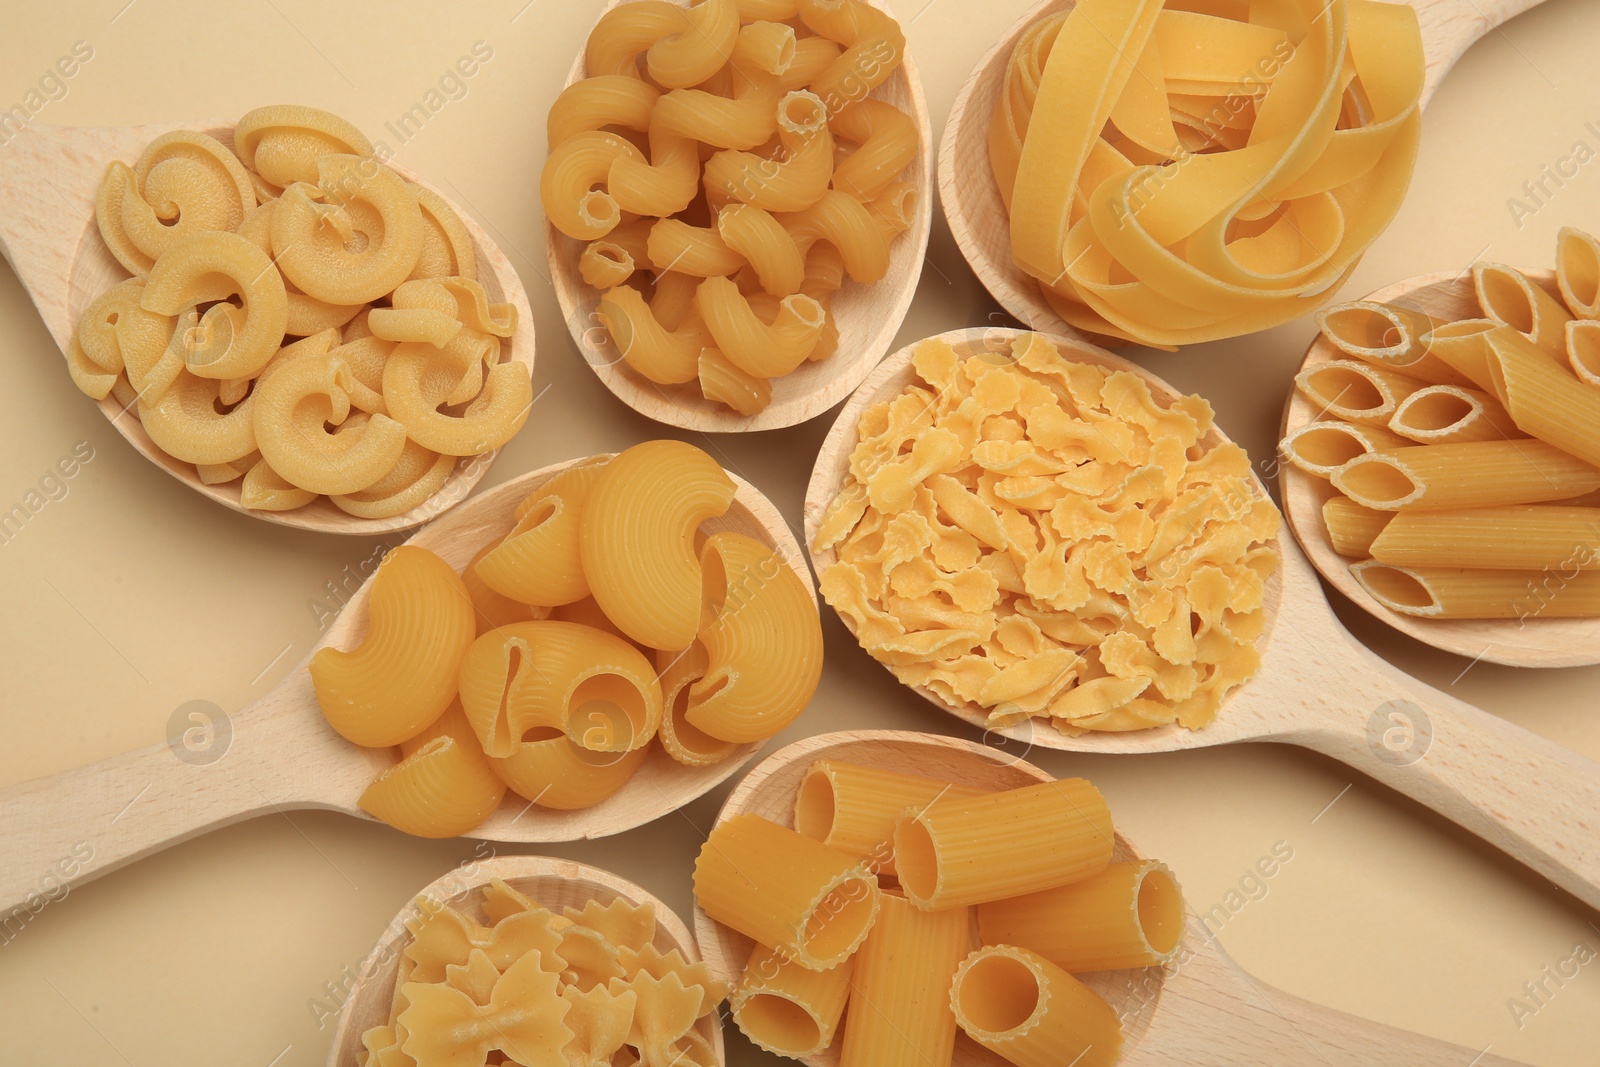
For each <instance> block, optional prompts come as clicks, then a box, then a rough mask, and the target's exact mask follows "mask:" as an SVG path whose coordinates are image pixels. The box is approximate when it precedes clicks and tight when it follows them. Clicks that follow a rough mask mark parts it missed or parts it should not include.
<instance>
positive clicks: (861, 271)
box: [780, 190, 889, 282]
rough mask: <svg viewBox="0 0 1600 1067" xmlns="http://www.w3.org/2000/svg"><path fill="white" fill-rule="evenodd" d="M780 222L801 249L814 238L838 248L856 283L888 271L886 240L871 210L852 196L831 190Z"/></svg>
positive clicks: (847, 269)
mask: <svg viewBox="0 0 1600 1067" xmlns="http://www.w3.org/2000/svg"><path fill="white" fill-rule="evenodd" d="M780 221H781V222H782V223H783V225H784V228H785V229H786V230H788V231H789V235H790V236H791V237H793V238H794V240H795V243H796V244H798V245H799V246H800V247H801V248H803V249H807V250H809V249H810V247H811V244H812V242H815V241H827V242H828V243H829V244H831V245H833V246H834V247H835V248H837V249H838V250H839V253H840V255H842V256H843V257H844V266H845V270H846V272H848V273H849V275H850V277H851V278H853V279H855V280H856V281H858V282H875V281H879V280H881V279H882V278H883V276H884V275H885V274H888V273H889V242H888V240H887V239H886V238H885V237H884V234H883V230H882V228H881V227H880V226H879V224H878V220H877V218H876V216H874V214H873V213H872V211H871V210H870V209H869V208H867V207H866V205H864V204H862V203H861V201H859V200H857V199H855V198H854V197H852V196H848V195H846V194H845V193H841V192H838V191H837V190H830V191H829V192H826V193H824V194H823V195H822V197H821V198H820V199H819V200H818V201H817V202H816V203H815V204H812V205H811V206H810V207H808V208H806V209H805V210H804V211H797V212H795V213H794V214H792V215H784V216H783V217H782V218H781V220H780Z"/></svg>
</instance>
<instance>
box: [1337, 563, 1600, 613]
mask: <svg viewBox="0 0 1600 1067" xmlns="http://www.w3.org/2000/svg"><path fill="white" fill-rule="evenodd" d="M1350 571H1351V573H1352V574H1354V575H1355V576H1356V580H1357V581H1359V582H1360V583H1361V585H1362V587H1363V588H1365V589H1366V591H1367V592H1368V593H1371V594H1372V596H1373V599H1375V600H1377V601H1378V603H1380V604H1382V605H1383V606H1384V607H1386V608H1389V609H1390V610H1391V611H1398V612H1400V613H1401V614H1403V615H1414V616H1417V617H1418V618H1424V619H1519V620H1524V621H1526V620H1529V619H1541V618H1543V619H1566V618H1592V617H1594V616H1596V615H1600V571H1595V570H1586V571H1581V572H1576V573H1574V574H1573V575H1572V576H1571V577H1568V576H1567V575H1566V574H1565V573H1564V572H1560V573H1558V572H1554V571H1551V570H1549V569H1545V570H1535V571H1515V570H1466V569H1462V568H1456V567H1399V566H1395V565H1393V564H1389V563H1379V562H1378V561H1377V560H1363V561H1362V562H1360V563H1357V564H1354V565H1353V566H1351V568H1350Z"/></svg>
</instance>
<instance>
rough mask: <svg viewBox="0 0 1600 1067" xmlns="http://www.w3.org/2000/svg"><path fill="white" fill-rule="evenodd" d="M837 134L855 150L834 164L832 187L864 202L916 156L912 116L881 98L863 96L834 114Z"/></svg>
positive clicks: (833, 119)
mask: <svg viewBox="0 0 1600 1067" xmlns="http://www.w3.org/2000/svg"><path fill="white" fill-rule="evenodd" d="M829 124H830V125H831V126H832V127H833V132H834V135H835V136H837V137H839V138H840V139H842V140H845V141H850V142H853V143H854V144H855V145H856V150H855V151H854V152H852V153H850V155H848V156H846V157H845V159H844V161H843V162H841V163H840V164H839V166H838V167H837V168H835V170H834V173H833V187H834V188H835V189H837V190H839V191H840V192H842V193H848V194H849V195H851V196H853V197H855V198H856V199H857V200H860V201H862V202H863V203H866V202H869V201H871V200H874V199H876V198H877V196H878V194H879V193H881V192H883V191H884V189H886V188H888V186H889V185H890V183H892V182H893V181H895V179H896V178H898V177H899V176H900V174H901V173H902V172H904V170H905V169H906V168H907V167H909V166H910V165H911V163H912V161H913V160H915V159H916V158H917V146H918V137H917V127H916V124H915V123H914V122H912V121H911V116H910V115H907V114H906V113H905V112H903V111H901V110H900V109H899V108H897V107H895V106H893V105H892V104H886V103H884V102H883V101H881V100H862V101H861V102H859V103H857V104H855V105H854V106H853V107H849V108H846V109H845V110H843V111H841V112H839V113H838V114H836V115H834V116H833V117H832V119H831V120H830V123H829Z"/></svg>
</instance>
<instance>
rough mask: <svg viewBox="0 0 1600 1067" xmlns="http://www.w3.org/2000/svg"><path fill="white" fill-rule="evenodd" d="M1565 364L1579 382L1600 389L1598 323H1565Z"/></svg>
mask: <svg viewBox="0 0 1600 1067" xmlns="http://www.w3.org/2000/svg"><path fill="white" fill-rule="evenodd" d="M1567 362H1568V364H1569V365H1570V366H1571V367H1572V371H1573V373H1574V374H1576V375H1577V376H1578V380H1579V381H1581V382H1583V384H1585V385H1587V386H1590V387H1591V388H1600V322H1595V321H1590V320H1586V319H1574V320H1573V321H1572V322H1569V323H1567Z"/></svg>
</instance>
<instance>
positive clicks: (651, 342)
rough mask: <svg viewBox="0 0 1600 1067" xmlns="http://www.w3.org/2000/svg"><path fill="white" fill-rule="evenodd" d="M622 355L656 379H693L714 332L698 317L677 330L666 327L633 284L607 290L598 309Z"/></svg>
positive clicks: (679, 380)
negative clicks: (709, 330) (701, 353)
mask: <svg viewBox="0 0 1600 1067" xmlns="http://www.w3.org/2000/svg"><path fill="white" fill-rule="evenodd" d="M596 314H598V315H599V316H600V321H601V323H602V324H603V325H604V326H605V328H606V329H607V330H609V331H610V333H611V338H612V340H613V341H614V342H615V343H616V345H617V349H618V351H620V352H621V353H622V358H623V359H625V360H627V361H628V364H629V365H630V366H631V367H633V368H634V369H635V370H637V371H638V372H639V373H640V374H642V375H644V376H645V377H646V378H649V379H650V380H651V381H653V382H661V383H662V384H666V385H671V384H675V383H678V382H692V381H694V379H695V376H696V375H698V374H699V373H700V350H701V349H703V348H704V347H705V346H706V345H707V344H709V343H710V342H711V335H710V334H709V333H707V332H706V329H705V326H704V324H702V323H701V322H700V321H699V320H698V317H697V318H696V319H695V321H693V322H691V323H688V324H686V325H684V326H683V327H681V328H680V329H677V330H669V329H667V328H666V327H665V326H664V325H663V324H662V323H661V321H660V320H658V319H657V318H656V315H655V312H654V311H653V310H652V309H651V307H650V305H649V304H646V303H645V301H644V296H643V294H641V293H640V292H639V290H637V289H635V288H633V287H632V286H631V285H619V286H617V287H616V288H614V289H612V290H610V291H609V292H607V293H606V295H605V297H604V298H603V299H602V300H601V301H600V307H599V309H598V311H597V312H596Z"/></svg>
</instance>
